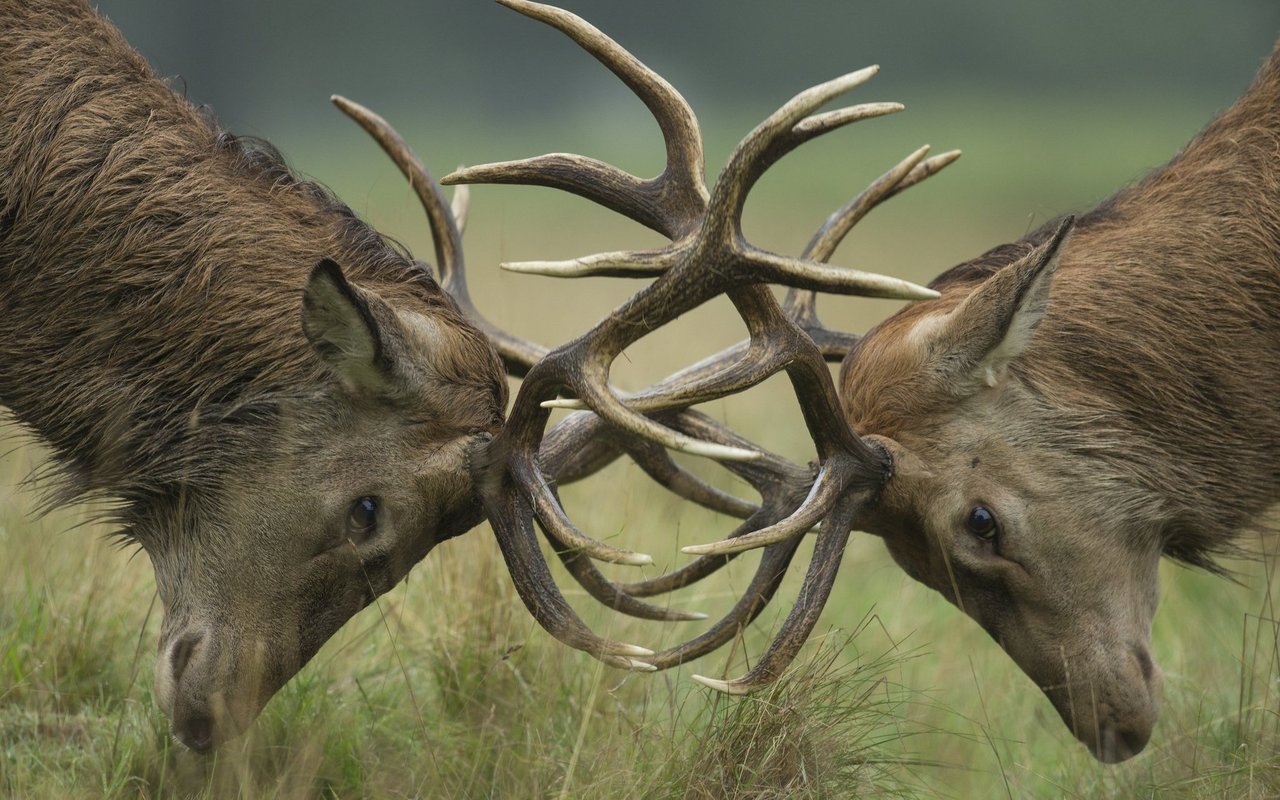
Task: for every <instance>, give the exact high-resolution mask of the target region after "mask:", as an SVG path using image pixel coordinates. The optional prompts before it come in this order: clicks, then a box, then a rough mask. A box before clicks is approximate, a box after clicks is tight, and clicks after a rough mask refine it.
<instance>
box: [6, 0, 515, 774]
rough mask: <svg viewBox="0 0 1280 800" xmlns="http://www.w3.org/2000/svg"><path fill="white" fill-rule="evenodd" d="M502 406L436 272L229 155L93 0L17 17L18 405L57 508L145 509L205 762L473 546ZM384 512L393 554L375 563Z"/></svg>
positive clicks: (62, 2) (11, 61) (12, 308)
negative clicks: (474, 491)
mask: <svg viewBox="0 0 1280 800" xmlns="http://www.w3.org/2000/svg"><path fill="white" fill-rule="evenodd" d="M322 259H333V260H334V261H335V262H336V263H337V265H338V267H331V268H326V269H323V270H322V269H315V271H314V272H313V269H314V268H316V267H317V264H318V263H319V262H320V261H321V260H322ZM344 275H345V278H344V277H343V276H344ZM347 281H349V282H350V283H349V284H348V283H347ZM304 291H305V292H306V294H307V299H308V306H307V309H306V311H305V312H304V309H303V298H304ZM304 316H305V317H306V318H307V324H308V326H309V328H308V330H307V331H305V332H304V325H303V320H304ZM309 337H310V339H311V341H309ZM366 351H368V352H372V353H373V359H374V361H373V363H364V364H361V363H357V362H358V361H359V354H360V353H362V352H366ZM505 399H506V382H505V378H504V376H503V373H502V371H501V368H500V365H499V362H498V360H497V357H496V355H495V354H494V352H493V350H492V348H491V347H490V345H489V343H488V342H487V341H486V340H485V338H484V337H483V335H482V334H480V333H479V332H478V331H477V330H476V329H475V328H474V327H473V326H472V325H470V324H469V323H467V322H466V321H465V320H464V319H463V317H462V315H461V314H460V313H459V311H458V309H457V308H456V306H455V305H454V303H453V302H452V300H451V299H450V298H449V297H448V296H447V295H446V294H445V293H444V292H443V291H442V290H441V289H440V287H439V286H438V285H437V284H436V283H435V281H434V280H433V279H432V278H431V277H430V276H429V274H427V272H425V271H424V270H423V268H422V267H421V265H418V264H415V262H413V261H412V260H411V259H410V258H409V257H408V256H407V255H406V254H405V253H404V252H402V251H401V250H400V249H398V248H396V247H394V246H392V245H391V244H390V243H389V242H387V241H386V240H385V239H384V238H383V237H381V236H379V235H378V234H377V233H376V232H375V231H373V230H372V229H371V228H370V227H368V226H367V225H366V224H364V223H363V222H361V221H360V220H358V219H357V218H356V217H355V215H354V214H353V213H352V212H351V211H350V210H349V209H348V208H347V207H345V206H344V205H342V204H341V203H340V202H338V201H337V200H336V199H335V198H333V197H332V196H331V195H329V194H328V193H327V192H325V191H324V190H323V189H322V188H320V187H319V186H317V185H315V184H313V183H308V182H305V181H301V180H299V179H297V178H295V177H294V176H293V175H291V174H290V172H289V171H288V170H287V169H286V168H285V166H284V165H283V163H282V162H281V160H280V158H279V157H278V155H277V154H276V153H275V152H274V151H273V150H271V149H270V148H269V147H266V146H263V145H258V144H254V143H251V142H246V141H244V140H241V139H238V138H236V137H234V136H231V135H229V134H227V133H225V132H223V131H221V130H219V129H218V127H217V126H216V125H215V124H214V123H213V122H212V121H211V120H210V119H209V118H208V117H207V116H206V115H205V114H204V113H202V112H201V111H200V110H199V109H197V108H196V107H194V106H193V105H191V104H190V103H188V102H187V101H186V100H184V99H183V98H180V97H178V96H177V95H175V94H174V92H173V91H171V90H170V89H169V88H168V87H167V86H166V85H165V84H164V83H162V82H161V81H160V80H158V79H157V78H156V77H155V76H154V75H153V74H152V72H151V70H150V69H149V67H148V66H147V64H146V63H145V62H144V61H143V59H142V58H141V57H140V56H139V55H138V54H137V53H135V52H134V51H133V50H132V49H131V48H130V47H129V46H128V45H127V44H126V43H125V41H124V40H123V39H122V38H121V36H120V35H119V33H118V32H117V31H116V30H115V29H114V28H113V27H112V26H110V25H109V24H107V23H106V21H105V20H103V19H102V18H101V17H99V15H98V14H96V13H95V12H94V11H93V10H91V9H90V8H89V7H88V6H87V5H86V4H85V3H84V2H82V0H43V1H42V2H38V3H33V2H28V1H27V0H0V404H3V405H5V406H7V407H8V408H9V409H11V410H12V412H13V414H14V416H15V417H16V418H17V420H18V421H19V422H20V423H22V424H23V425H25V426H27V427H28V428H30V429H31V430H32V431H34V432H35V433H37V434H38V435H39V436H40V437H41V438H42V439H44V440H45V441H47V442H48V443H49V444H50V445H51V447H52V449H53V452H54V464H55V465H56V468H57V470H58V471H59V473H60V474H61V476H62V477H63V479H64V480H62V481H61V483H60V490H59V491H58V492H57V495H56V500H58V501H68V500H70V499H72V498H75V497H80V496H84V495H96V496H102V497H108V498H114V499H116V500H118V501H122V506H121V508H120V510H119V516H120V518H121V519H122V521H123V522H124V523H125V525H126V527H127V530H128V531H129V533H130V534H131V535H133V536H134V537H135V538H136V539H137V540H138V541H139V542H140V543H141V544H142V546H143V547H144V548H145V549H146V550H147V552H148V554H149V555H150V557H151V559H152V561H153V563H154V564H155V566H156V572H157V580H158V583H159V586H160V592H161V597H162V599H163V600H164V603H165V607H166V613H167V619H166V623H165V633H164V634H163V637H162V642H161V649H162V653H164V654H165V658H164V659H162V663H161V664H160V665H159V667H158V669H157V681H158V684H157V685H158V687H159V688H160V689H161V694H162V697H161V703H162V705H164V706H165V710H166V712H168V713H170V715H171V716H173V717H174V721H175V730H177V732H178V733H179V735H180V736H181V737H182V738H183V740H184V741H186V742H188V743H189V744H191V745H192V746H195V747H197V748H201V749H203V748H205V747H208V746H210V745H211V744H212V743H213V742H214V741H215V740H218V739H223V738H226V737H227V736H229V735H234V734H235V733H236V732H237V731H238V730H240V729H243V727H244V725H246V724H247V721H248V720H249V719H252V716H253V715H254V714H256V712H257V709H258V708H260V707H261V705H262V703H265V702H266V698H268V697H270V695H271V693H272V692H274V690H275V689H276V688H278V686H279V685H280V684H281V683H283V681H284V680H285V679H287V678H288V677H289V676H290V675H291V674H292V673H293V672H294V671H295V670H296V669H297V668H298V667H299V666H300V665H301V663H303V662H305V661H306V659H307V658H309V657H310V655H311V654H312V653H314V651H315V649H316V648H318V647H319V645H320V643H322V642H323V641H324V640H325V639H326V638H327V637H328V636H329V635H330V634H331V633H332V632H333V631H334V630H336V629H337V627H338V626H339V625H341V623H342V622H343V621H344V620H345V619H346V618H347V617H349V616H350V615H351V614H352V613H354V612H355V611H356V610H358V609H359V608H360V607H362V606H363V605H364V604H365V603H367V602H368V601H369V600H370V599H371V598H372V596H373V595H374V594H377V593H379V592H381V591H385V590H386V589H387V588H389V587H390V586H392V585H394V584H395V583H396V581H398V580H399V579H400V578H401V577H403V575H404V574H405V573H406V572H407V571H408V569H409V567H411V566H412V564H413V563H414V562H416V560H417V559H419V558H421V557H422V556H423V555H425V553H426V552H427V550H429V549H430V547H431V546H432V545H433V544H434V542H435V541H438V539H439V538H442V537H443V536H447V535H450V534H453V533H458V532H460V531H461V530H465V529H466V528H467V527H469V526H470V525H471V524H474V522H475V521H476V517H477V516H478V511H477V508H478V506H477V505H476V504H475V503H474V502H472V500H471V492H470V477H469V473H468V472H467V470H466V463H465V447H464V444H465V442H467V441H470V439H471V437H474V436H475V435H476V434H477V433H478V432H486V431H493V430H495V429H496V428H497V426H498V425H499V424H500V422H501V419H502V413H503V409H504V406H505ZM368 497H375V499H376V500H377V501H378V502H377V506H378V511H379V512H381V513H382V514H383V516H382V517H381V518H380V519H379V525H378V535H377V536H376V537H375V536H372V535H369V536H367V537H363V538H362V537H355V539H354V540H353V538H352V536H350V535H349V533H350V531H352V530H358V531H364V529H362V528H360V526H359V525H354V527H353V523H351V522H350V519H352V518H354V517H352V516H351V515H356V516H357V517H358V515H359V513H361V512H360V508H361V507H360V506H357V505H353V502H359V501H360V500H361V499H362V498H368ZM348 509H355V510H354V511H350V512H349V511H348ZM344 525H345V526H346V527H345V528H344ZM344 531H346V533H344ZM365 532H367V531H365ZM264 648H265V651H266V654H265V655H263V650H264ZM255 654H256V655H255ZM255 659H256V661H255ZM255 670H256V672H257V674H251V675H250V674H248V673H254V672H255ZM246 675H248V676H247V677H246ZM241 695H243V696H244V697H241Z"/></svg>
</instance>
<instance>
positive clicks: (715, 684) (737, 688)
mask: <svg viewBox="0 0 1280 800" xmlns="http://www.w3.org/2000/svg"><path fill="white" fill-rule="evenodd" d="M693 679H694V680H695V681H697V682H698V683H700V684H702V685H703V686H707V687H710V688H712V689H715V690H716V691H717V692H724V693H725V694H732V695H742V694H746V693H747V689H746V688H745V687H743V686H741V685H739V684H738V683H737V681H721V680H716V679H715V678H708V677H706V676H704V675H694V676H693Z"/></svg>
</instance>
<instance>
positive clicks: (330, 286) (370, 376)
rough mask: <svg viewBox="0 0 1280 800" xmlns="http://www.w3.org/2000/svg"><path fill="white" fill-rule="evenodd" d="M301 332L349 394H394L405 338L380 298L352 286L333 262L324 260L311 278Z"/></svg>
mask: <svg viewBox="0 0 1280 800" xmlns="http://www.w3.org/2000/svg"><path fill="white" fill-rule="evenodd" d="M302 330H303V332H304V333H305V334H306V336H307V339H308V341H310V342H311V345H312V346H313V347H315V349H316V352H317V353H318V354H319V355H320V358H321V360H323V361H324V363H325V365H326V366H328V367H329V369H330V370H331V371H332V372H333V374H334V376H335V377H337V378H338V380H339V381H341V382H342V384H343V386H345V387H346V388H347V389H348V390H350V391H353V392H356V393H360V394H375V395H381V394H386V393H387V392H388V391H390V389H391V386H392V384H393V382H394V376H395V365H394V363H393V357H392V356H393V353H394V352H395V351H396V350H397V349H398V348H397V347H395V344H396V342H397V341H398V340H399V339H401V338H402V336H403V333H402V331H401V330H400V323H399V320H397V319H396V315H395V312H394V311H392V309H391V308H390V307H389V306H387V304H386V303H385V302H383V300H382V299H381V298H379V297H378V296H377V295H376V294H374V293H373V292H370V291H368V290H365V289H361V288H359V287H357V286H353V285H352V284H351V283H349V282H348V281H347V279H346V276H344V275H343V274H342V268H341V267H339V266H338V264H337V263H336V262H335V261H333V260H332V259H328V258H325V259H322V260H321V261H320V262H319V263H318V264H316V266H315V268H314V269H312V270H311V277H310V278H308V279H307V288H306V291H305V292H304V293H303V296H302Z"/></svg>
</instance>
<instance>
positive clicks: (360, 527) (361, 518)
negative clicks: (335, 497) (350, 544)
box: [347, 497, 378, 539]
mask: <svg viewBox="0 0 1280 800" xmlns="http://www.w3.org/2000/svg"><path fill="white" fill-rule="evenodd" d="M377 528H378V498H376V497H361V498H360V499H359V500H357V501H355V502H354V503H352V504H351V508H350V509H348V510H347V537H348V538H353V539H368V538H369V537H370V536H372V535H373V533H374V531H376V530H377Z"/></svg>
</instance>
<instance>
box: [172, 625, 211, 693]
mask: <svg viewBox="0 0 1280 800" xmlns="http://www.w3.org/2000/svg"><path fill="white" fill-rule="evenodd" d="M203 639H204V633H203V632H202V631H187V632H185V633H183V634H182V635H181V636H179V637H178V638H177V639H176V640H175V641H174V643H173V646H172V647H170V648H169V672H170V676H171V679H172V680H173V683H174V685H175V686H176V685H178V684H179V683H181V682H182V673H184V672H186V670H187V665H188V664H190V663H191V657H192V656H193V655H194V654H195V652H196V648H197V647H199V646H200V642H201V641H202V640H203Z"/></svg>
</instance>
